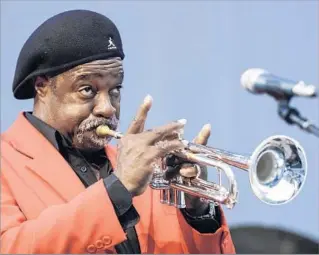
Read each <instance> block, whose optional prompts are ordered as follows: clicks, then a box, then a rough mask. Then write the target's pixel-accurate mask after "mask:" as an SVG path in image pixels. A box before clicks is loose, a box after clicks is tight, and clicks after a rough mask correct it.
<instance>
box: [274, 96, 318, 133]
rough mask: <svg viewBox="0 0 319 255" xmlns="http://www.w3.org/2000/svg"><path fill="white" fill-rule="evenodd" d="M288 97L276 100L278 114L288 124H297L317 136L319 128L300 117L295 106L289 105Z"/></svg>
mask: <svg viewBox="0 0 319 255" xmlns="http://www.w3.org/2000/svg"><path fill="white" fill-rule="evenodd" d="M289 101H290V99H282V100H279V101H278V114H279V116H280V117H281V118H282V119H283V120H285V121H286V122H287V123H288V124H289V125H297V126H299V127H300V128H301V129H302V130H304V131H307V132H308V133H311V134H313V135H315V136H317V137H319V128H318V127H316V126H315V125H313V124H311V123H310V121H309V120H308V119H307V118H305V117H302V116H301V115H300V113H299V111H298V110H297V109H296V108H292V107H290V105H289Z"/></svg>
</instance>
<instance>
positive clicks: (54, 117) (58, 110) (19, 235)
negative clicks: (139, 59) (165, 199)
mask: <svg viewBox="0 0 319 255" xmlns="http://www.w3.org/2000/svg"><path fill="white" fill-rule="evenodd" d="M123 59H124V53H123V49H122V42H121V38H120V34H119V32H118V30H117V28H116V26H115V25H114V24H113V22H112V21H111V20H109V19H108V18H106V17H105V16H103V15H100V14H98V13H95V12H91V11H85V10H75V11H67V12H64V13H60V14H58V15H56V16H54V17H52V18H50V19H49V20H47V21H46V22H44V23H43V24H42V25H41V26H40V27H39V28H38V29H36V30H35V32H34V33H33V34H32V35H31V36H30V38H29V39H28V40H27V42H26V43H25V44H24V46H23V48H22V50H21V53H20V55H19V59H18V63H17V66H16V72H15V77H14V82H13V93H14V96H15V97H16V98H17V99H30V98H34V109H33V112H24V113H21V114H20V115H19V117H18V118H17V120H16V122H15V123H14V124H13V125H12V126H11V127H10V128H9V130H8V131H6V132H5V133H3V134H2V137H1V138H2V139H1V168H2V171H1V252H2V253H123V254H124V253H234V247H233V243H232V240H231V237H230V234H229V229H228V226H227V223H226V221H225V218H224V216H223V212H222V211H221V209H220V208H219V207H215V206H214V205H212V204H209V203H206V202H203V201H201V200H199V199H198V198H196V197H192V196H187V201H186V203H187V207H186V208H185V209H176V208H174V207H171V206H168V205H164V204H161V203H160V199H159V192H158V191H156V190H151V189H150V188H149V183H150V179H151V176H152V173H153V167H152V165H154V162H155V161H156V160H157V159H159V158H163V157H164V156H165V155H167V154H168V153H169V152H171V151H173V150H178V149H181V148H183V144H182V143H181V142H180V141H179V139H178V135H177V133H178V132H179V131H180V130H181V129H182V128H183V126H184V125H185V121H184V120H181V121H176V122H172V123H169V124H167V125H164V126H161V127H158V128H155V129H152V130H147V131H144V124H145V120H146V117H147V113H148V111H149V110H150V108H151V104H152V99H151V97H150V96H147V97H146V98H145V100H144V102H143V104H142V105H141V107H140V109H139V111H138V113H137V116H136V118H135V119H134V121H133V122H132V124H131V126H130V127H129V129H128V130H127V132H126V133H125V135H124V137H123V138H122V139H121V140H120V141H119V145H118V148H117V150H115V149H114V148H112V147H111V146H110V145H108V142H109V140H110V137H99V136H98V135H97V134H96V132H95V129H96V128H97V127H98V126H99V125H102V124H103V125H108V126H109V127H110V128H111V129H113V130H115V129H116V128H117V123H118V120H119V115H120V98H121V87H122V82H123V77H124V72H123V66H122V61H123ZM209 133H210V129H209V127H207V126H205V127H204V128H203V130H202V131H201V132H200V134H199V135H198V137H197V138H196V142H198V143H203V144H204V143H206V142H207V139H208V137H209ZM177 161H178V162H176V164H175V165H172V167H173V168H175V170H177V171H180V173H181V174H182V175H184V176H194V175H195V174H196V172H195V171H194V167H192V165H190V164H182V162H181V161H179V160H177Z"/></svg>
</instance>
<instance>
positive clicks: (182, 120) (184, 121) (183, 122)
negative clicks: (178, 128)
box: [177, 119, 187, 125]
mask: <svg viewBox="0 0 319 255" xmlns="http://www.w3.org/2000/svg"><path fill="white" fill-rule="evenodd" d="M177 122H178V123H180V124H182V125H186V123H187V120H186V119H180V120H178V121H177Z"/></svg>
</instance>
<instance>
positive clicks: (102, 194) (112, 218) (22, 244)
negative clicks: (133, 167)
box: [0, 175, 126, 254]
mask: <svg viewBox="0 0 319 255" xmlns="http://www.w3.org/2000/svg"><path fill="white" fill-rule="evenodd" d="M105 219H107V220H105ZM0 228H1V243H0V247H1V248H0V252H1V254H8V253H15V254H17V253H20V254H21V253H22V254H23V253H24V254H26V253H29V254H30V253H37V254H41V253H51V254H52V253H95V252H99V250H106V249H111V247H113V246H114V245H116V244H118V243H120V242H122V241H124V240H126V235H125V233H124V231H123V229H122V227H121V225H120V222H119V220H118V218H117V216H116V213H115V211H114V208H113V205H112V203H111V201H110V199H109V197H108V196H107V193H106V191H105V187H104V184H103V181H99V182H97V183H96V184H94V185H92V186H90V187H89V188H88V189H86V190H85V191H84V192H82V193H81V194H79V195H78V196H77V197H75V198H74V199H73V200H72V201H70V202H68V203H66V204H62V205H56V206H51V207H49V208H47V209H45V210H44V211H43V212H42V213H41V214H40V215H39V216H38V217H37V218H35V219H32V220H27V219H26V217H25V216H24V214H23V213H22V211H21V210H20V208H19V206H18V205H17V202H16V201H15V199H14V196H13V194H12V193H11V191H10V188H9V186H8V183H7V181H6V180H5V178H4V176H3V175H1V227H0Z"/></svg>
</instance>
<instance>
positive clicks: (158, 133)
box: [145, 119, 186, 144]
mask: <svg viewBox="0 0 319 255" xmlns="http://www.w3.org/2000/svg"><path fill="white" fill-rule="evenodd" d="M185 124H186V120H185V119H181V120H178V121H176V122H171V123H169V124H167V125H164V126H161V127H157V128H155V129H153V130H150V131H148V132H146V133H145V135H146V139H149V144H154V143H156V142H158V141H161V140H163V139H166V140H167V138H169V137H174V136H176V137H177V136H178V133H179V132H181V130H182V129H183V128H184V126H185Z"/></svg>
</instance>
